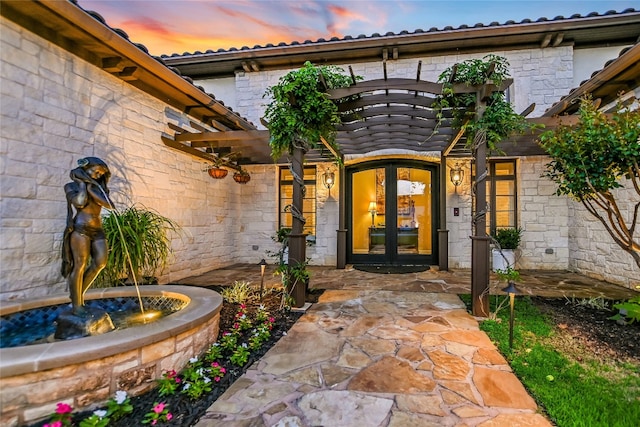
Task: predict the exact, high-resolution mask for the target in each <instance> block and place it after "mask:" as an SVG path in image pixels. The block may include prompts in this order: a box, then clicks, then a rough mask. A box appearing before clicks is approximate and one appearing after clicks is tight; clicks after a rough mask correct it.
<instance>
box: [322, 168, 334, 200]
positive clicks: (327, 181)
mask: <svg viewBox="0 0 640 427" xmlns="http://www.w3.org/2000/svg"><path fill="white" fill-rule="evenodd" d="M335 183H336V174H335V173H334V172H333V171H332V170H330V169H327V170H326V171H324V173H323V174H322V184H323V185H324V186H325V187H326V189H327V190H329V196H328V197H331V187H333V185H334V184H335Z"/></svg>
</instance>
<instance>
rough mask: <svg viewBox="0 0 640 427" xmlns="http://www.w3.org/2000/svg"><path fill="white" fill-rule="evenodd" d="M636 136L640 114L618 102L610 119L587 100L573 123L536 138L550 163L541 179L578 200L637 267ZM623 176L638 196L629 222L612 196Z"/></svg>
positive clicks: (639, 151)
mask: <svg viewBox="0 0 640 427" xmlns="http://www.w3.org/2000/svg"><path fill="white" fill-rule="evenodd" d="M639 138H640V111H638V110H636V111H631V110H629V109H626V108H624V107H623V106H622V104H620V103H618V105H617V108H616V110H615V112H614V113H613V114H611V115H610V116H609V115H606V114H605V113H603V112H601V111H598V109H597V107H596V105H594V103H593V102H592V101H591V98H590V97H585V98H583V99H582V100H581V102H580V110H579V121H578V123H577V124H576V125H574V126H566V125H561V126H558V127H557V128H555V129H554V130H552V131H548V132H545V133H543V134H542V135H541V137H540V140H541V145H542V147H543V148H544V149H545V150H546V151H547V153H549V155H550V156H551V158H552V159H553V160H552V161H551V162H550V163H548V164H547V169H546V172H545V173H544V176H546V177H548V178H550V179H551V180H552V181H553V182H555V183H556V184H558V189H557V190H556V194H558V195H561V194H564V195H568V196H570V197H572V198H574V199H576V200H579V201H580V202H581V203H582V204H583V205H584V206H585V208H586V209H587V211H589V212H590V213H591V214H592V215H593V216H595V217H596V218H598V220H599V221H600V222H601V223H602V224H603V225H604V227H605V228H606V230H607V231H608V232H609V234H610V235H611V237H612V238H613V240H614V241H615V242H616V243H617V244H618V245H619V246H620V247H621V248H622V249H624V250H625V251H626V252H628V253H629V254H630V255H631V256H632V257H633V259H634V260H635V262H636V264H637V265H638V267H640V240H638V238H637V236H636V233H635V231H636V225H637V224H638V211H639V209H640V139H639ZM622 178H626V180H627V181H626V182H625V185H626V186H627V188H628V186H629V185H630V186H631V187H632V188H633V189H634V190H635V193H636V195H637V196H638V197H637V198H635V197H632V199H635V205H634V207H633V209H632V211H633V212H632V213H631V215H630V217H628V218H626V217H625V215H624V214H623V212H621V210H620V207H619V206H618V201H617V200H616V197H615V195H614V193H613V192H612V190H614V189H616V188H624V187H625V185H623V183H622ZM625 202H626V200H625ZM630 202H631V203H634V201H633V200H630Z"/></svg>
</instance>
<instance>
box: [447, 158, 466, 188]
mask: <svg viewBox="0 0 640 427" xmlns="http://www.w3.org/2000/svg"><path fill="white" fill-rule="evenodd" d="M449 174H450V177H451V183H452V184H453V186H454V189H455V192H456V193H457V192H458V185H460V184H462V180H463V179H464V171H463V170H462V168H461V167H460V164H459V163H458V162H456V165H455V166H454V167H452V168H451V170H450V171H449Z"/></svg>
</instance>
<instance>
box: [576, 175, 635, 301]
mask: <svg viewBox="0 0 640 427" xmlns="http://www.w3.org/2000/svg"><path fill="white" fill-rule="evenodd" d="M624 181H625V182H624V184H625V186H626V188H622V189H618V190H615V191H613V192H612V193H613V195H614V197H615V199H616V200H617V202H618V205H619V208H620V211H621V214H622V216H623V217H624V218H626V220H627V224H630V223H631V221H630V220H631V218H632V217H633V205H634V204H635V203H638V196H637V193H636V192H635V191H634V190H632V188H633V187H632V186H631V183H630V182H629V181H626V180H624ZM569 204H570V210H571V218H570V224H571V228H570V232H569V249H570V253H571V260H570V263H569V265H570V267H571V269H573V270H575V271H578V272H580V273H582V274H585V275H587V276H590V277H594V278H596V279H604V280H607V281H609V282H612V283H618V284H621V285H624V286H626V287H628V288H631V289H634V288H635V287H636V286H640V269H639V268H638V266H637V265H636V263H635V261H634V260H633V258H632V257H631V255H629V254H628V253H627V252H625V251H624V250H622V249H621V248H620V247H619V246H618V245H617V244H615V243H614V241H613V238H612V237H611V235H610V234H609V233H608V232H607V230H606V229H605V227H604V225H603V224H602V223H601V222H600V221H599V220H598V219H596V217H594V216H593V215H591V214H590V213H589V212H588V211H587V210H586V209H585V208H584V207H583V206H582V204H581V203H580V202H577V201H570V202H569ZM636 236H637V231H636Z"/></svg>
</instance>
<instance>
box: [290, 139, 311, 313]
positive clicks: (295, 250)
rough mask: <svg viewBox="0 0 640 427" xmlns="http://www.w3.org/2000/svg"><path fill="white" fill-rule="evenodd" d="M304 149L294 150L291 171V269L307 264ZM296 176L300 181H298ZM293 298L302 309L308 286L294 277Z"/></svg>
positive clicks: (297, 148)
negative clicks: (304, 212) (304, 218)
mask: <svg viewBox="0 0 640 427" xmlns="http://www.w3.org/2000/svg"><path fill="white" fill-rule="evenodd" d="M304 153H305V152H304V148H302V147H296V148H294V150H293V160H292V162H291V170H292V172H293V176H294V180H293V201H292V208H291V213H292V215H293V221H292V227H291V234H290V235H289V268H295V267H296V266H297V265H300V264H304V263H305V262H306V257H307V255H306V248H307V246H306V243H307V242H306V235H305V234H304V221H303V219H302V210H303V200H304V190H303V187H304ZM296 176H297V177H299V178H300V179H299V180H298V179H296ZM289 286H290V287H291V289H288V290H287V291H289V292H290V295H291V297H292V298H293V300H294V307H302V306H303V305H304V302H305V297H306V292H307V289H306V288H307V286H306V283H296V282H295V281H294V278H293V277H291V276H290V277H289Z"/></svg>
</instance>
